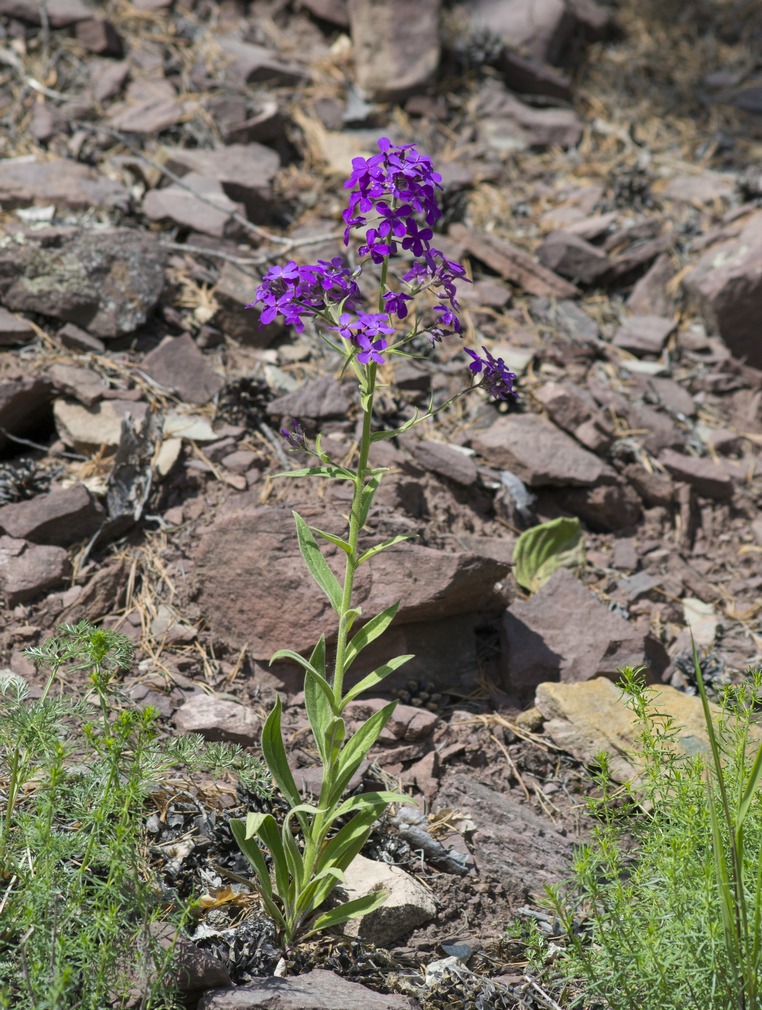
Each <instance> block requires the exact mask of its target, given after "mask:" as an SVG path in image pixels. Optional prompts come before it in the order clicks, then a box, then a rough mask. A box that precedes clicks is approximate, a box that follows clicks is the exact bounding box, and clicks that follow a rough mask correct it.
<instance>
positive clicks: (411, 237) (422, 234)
mask: <svg viewBox="0 0 762 1010" xmlns="http://www.w3.org/2000/svg"><path fill="white" fill-rule="evenodd" d="M433 237H434V232H433V231H432V230H431V228H419V227H418V223H417V222H416V221H415V219H414V218H412V217H411V218H409V219H408V222H407V235H406V236H405V238H403V240H402V248H403V249H410V250H411V251H412V253H413V256H423V254H424V253H425V252H428V249H429V242H430V241H431V239H432V238H433Z"/></svg>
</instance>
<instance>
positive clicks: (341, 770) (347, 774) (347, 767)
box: [320, 701, 397, 809]
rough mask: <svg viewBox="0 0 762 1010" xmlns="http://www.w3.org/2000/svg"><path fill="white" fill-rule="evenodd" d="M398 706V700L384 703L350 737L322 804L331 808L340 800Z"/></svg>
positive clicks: (322, 798)
mask: <svg viewBox="0 0 762 1010" xmlns="http://www.w3.org/2000/svg"><path fill="white" fill-rule="evenodd" d="M396 707H397V702H396V701H392V702H390V703H389V704H388V705H384V707H383V708H380V709H379V710H378V711H377V712H374V713H373V715H372V716H371V717H370V718H369V719H368V720H367V722H364V723H363V725H362V726H361V727H360V728H359V729H358V730H357V732H356V733H354V734H353V735H352V736H351V737H350V738H349V740H348V741H347V743H346V746H345V747H344V749H343V751H342V752H341V755H340V757H339V760H338V767H337V769H336V778H335V780H334V782H333V783H332V784H331V787H330V788H329V791H328V795H327V796H325V797H323V796H321V797H320V800H321V805H324V806H327V807H328V808H329V809H330V808H331V807H332V806H333V805H334V804H335V803H337V802H338V801H339V799H340V798H341V794H342V793H343V792H344V790H345V789H346V787H347V784H348V782H349V780H350V779H351V778H352V776H353V775H354V773H355V772H356V771H357V769H358V768H359V767H360V764H361V763H362V761H363V759H364V757H365V755H366V754H367V753H368V751H369V750H370V748H371V747H372V746H373V744H374V743H375V742H376V740H377V739H378V737H379V734H380V733H381V730H382V729H383V728H384V726H386V724H387V723H388V722H389V720H390V719H391V717H392V713H393V712H394V709H395V708H396Z"/></svg>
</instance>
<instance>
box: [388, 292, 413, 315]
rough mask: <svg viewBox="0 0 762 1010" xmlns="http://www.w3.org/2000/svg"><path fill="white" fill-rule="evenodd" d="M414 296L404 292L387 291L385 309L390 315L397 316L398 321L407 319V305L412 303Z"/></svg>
mask: <svg viewBox="0 0 762 1010" xmlns="http://www.w3.org/2000/svg"><path fill="white" fill-rule="evenodd" d="M412 300H413V297H412V295H406V294H405V293H404V292H402V291H387V292H386V294H385V295H384V308H385V309H386V311H387V312H388V313H389V314H390V315H392V314H393V315H395V316H396V317H397V318H398V319H405V318H406V317H407V303H408V302H412Z"/></svg>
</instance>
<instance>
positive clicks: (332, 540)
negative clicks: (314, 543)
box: [310, 526, 352, 554]
mask: <svg viewBox="0 0 762 1010" xmlns="http://www.w3.org/2000/svg"><path fill="white" fill-rule="evenodd" d="M310 529H311V530H312V532H313V533H317V535H318V536H319V537H322V538H323V540H327V541H328V543H329V544H334V546H336V547H340V548H341V549H342V550H343V551H344V553H345V554H351V553H352V547H351V545H350V544H348V543H347V542H346V540H342V539H341V537H337V536H334V534H333V533H326V531H325V530H321V529H318V527H317V526H310Z"/></svg>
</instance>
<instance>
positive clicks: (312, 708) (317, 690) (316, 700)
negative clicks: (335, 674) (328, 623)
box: [304, 635, 338, 765]
mask: <svg viewBox="0 0 762 1010" xmlns="http://www.w3.org/2000/svg"><path fill="white" fill-rule="evenodd" d="M310 667H311V670H308V673H307V676H306V677H305V680H304V707H305V709H306V710H307V718H308V719H309V721H310V727H311V729H312V735H313V736H314V738H315V744H316V745H317V749H318V753H319V754H320V758H321V760H322V762H323V764H324V765H325V764H326V762H327V755H328V749H327V748H326V739H325V731H326V727H327V726H328V723H329V721H330V719H331V715H332V713H333V712H334V711H336V708H335V700H334V696H333V691H332V690H331V687H330V685H329V683H328V681H327V680H326V679H325V676H324V675H323V674H322V672H321V671H324V670H325V635H321V636H320V640H319V642H318V644H317V645H316V646H315V648H314V649H313V651H312V655H311V656H310ZM305 669H306V668H305ZM336 714H338V712H336Z"/></svg>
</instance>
